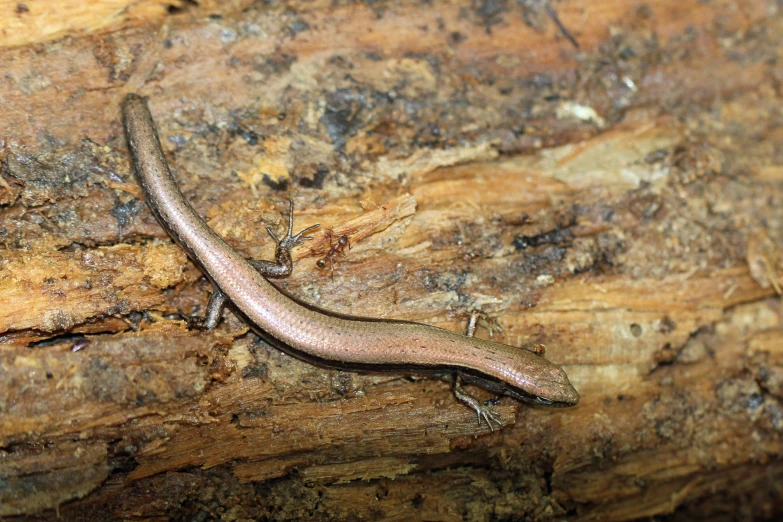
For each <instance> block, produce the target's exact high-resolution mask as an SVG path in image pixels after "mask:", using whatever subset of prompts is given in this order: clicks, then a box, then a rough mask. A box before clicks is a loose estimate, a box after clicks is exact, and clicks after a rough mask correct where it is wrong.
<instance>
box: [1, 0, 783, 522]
mask: <svg viewBox="0 0 783 522" xmlns="http://www.w3.org/2000/svg"><path fill="white" fill-rule="evenodd" d="M52 4H53V5H54V4H62V5H61V9H60V11H59V13H60V16H52V14H51V12H48V13H43V12H38V10H42V9H43V8H42V7H40V6H38V4H33V3H29V4H27V5H24V6H23V7H24V8H22V7H20V6H21V5H23V4H18V3H16V2H14V3H10V2H0V8H1V9H0V10H2V13H3V16H0V25H2V27H3V31H2V36H3V38H4V39H3V40H2V45H4V47H3V48H1V49H0V69H2V70H3V71H4V74H3V77H2V79H1V80H0V101H1V102H2V107H3V111H2V114H1V115H0V162H2V163H1V164H0V168H1V169H2V170H1V172H0V205H2V207H0V237H1V238H2V244H3V247H4V248H3V249H2V250H0V332H2V335H3V337H2V344H0V516H3V517H10V519H13V516H14V515H23V516H24V517H25V520H37V519H39V518H40V519H42V520H43V519H47V520H48V519H51V518H52V516H53V515H54V514H55V513H56V512H57V513H59V515H60V517H61V518H62V519H65V520H75V519H79V520H116V519H128V518H135V519H150V520H165V519H169V518H175V519H199V520H206V519H217V518H220V519H225V520H251V519H274V520H303V519H324V520H327V519H331V520H413V519H418V520H495V519H497V520H526V519H530V520H553V519H563V518H568V519H575V520H631V519H635V518H639V517H647V516H653V515H668V518H667V519H670V520H693V519H710V520H717V519H726V520H735V519H738V518H740V519H745V520H748V519H754V518H755V519H769V518H772V517H774V516H776V515H777V516H779V515H780V514H781V513H783V501H782V500H781V498H780V493H779V487H778V485H777V484H778V483H779V480H780V477H781V475H783V461H781V460H780V458H779V455H780V454H781V453H783V435H782V432H783V420H782V419H783V408H782V406H781V400H783V310H781V304H780V298H779V297H778V295H777V292H779V290H780V286H781V284H783V265H781V259H782V258H783V255H781V249H782V248H783V247H782V245H783V213H781V208H783V190H782V189H783V145H782V144H781V143H782V142H781V139H782V138H783V130H781V129H782V128H783V127H782V124H783V113H781V109H780V107H781V96H782V94H783V93H781V88H780V85H781V81H783V68H781V65H780V63H779V61H780V56H781V55H783V41H782V40H781V38H782V37H781V35H783V18H782V17H781V13H780V6H779V5H778V4H777V3H775V2H773V1H748V2H742V3H733V2H711V3H702V2H696V1H692V2H688V1H686V2H682V1H680V2H668V1H667V2H655V3H648V4H639V3H637V2H629V1H626V0H614V1H611V2H600V3H599V2H593V3H585V2H576V1H571V0H568V1H562V2H556V3H552V8H553V9H554V10H555V11H556V12H557V13H558V15H559V17H560V19H561V20H562V22H563V24H564V25H565V27H567V28H568V30H569V31H570V32H571V33H573V35H574V37H575V38H576V40H577V41H578V43H579V46H580V47H579V49H576V48H575V47H574V46H573V45H572V44H571V43H570V42H569V41H568V40H567V39H566V38H564V37H563V35H562V34H561V33H560V32H559V31H558V30H557V28H556V27H555V25H554V23H553V21H552V20H551V19H550V18H549V17H548V16H547V13H546V10H545V4H543V3H540V2H489V1H487V2H474V3H469V2H461V3H458V2H448V1H439V0H436V1H434V2H430V3H425V4H418V3H407V2H397V3H368V4H339V3H338V4H335V3H331V2H289V3H287V4H279V3H275V2H267V3H263V4H262V3H254V2H250V1H245V2H242V1H237V2H232V3H226V4H224V5H218V3H217V2H203V3H201V5H194V4H193V3H184V2H183V3H182V4H178V5H176V6H175V7H174V8H173V9H171V10H170V12H167V10H166V6H165V5H163V4H160V3H157V2H151V1H148V2H137V3H132V5H131V2H127V3H125V2H121V1H119V0H115V1H105V2H95V3H94V4H96V6H95V9H94V10H93V11H92V12H90V13H89V14H87V15H84V16H82V15H83V14H84V11H83V10H80V9H81V8H80V7H79V4H82V3H76V2H66V1H61V2H56V3H52ZM126 8H127V9H126ZM49 9H51V10H52V11H54V10H56V9H57V7H50V8H49ZM35 24H38V26H35ZM36 27H37V28H36ZM64 36H67V37H64ZM53 38H60V39H59V40H53ZM130 91H136V92H140V93H142V94H144V95H147V96H150V98H151V107H152V110H153V113H154V114H155V117H156V119H157V122H158V125H159V130H160V133H161V136H162V138H163V141H164V146H165V148H166V149H167V153H168V155H169V160H170V162H171V164H172V167H173V168H174V170H175V171H176V174H177V176H178V178H179V180H180V183H181V185H182V187H183V189H184V190H185V192H186V194H187V195H188V197H189V198H190V199H191V201H192V202H193V204H194V206H195V207H196V208H197V209H198V210H199V211H200V212H201V213H202V214H203V215H205V216H206V217H207V219H208V221H209V223H210V225H211V226H212V227H213V228H214V229H215V230H217V231H218V232H219V233H220V234H221V235H222V236H223V237H225V238H226V239H227V241H228V242H229V243H230V244H232V245H233V246H235V247H236V248H238V249H239V250H240V251H242V252H245V253H246V254H247V255H249V256H253V257H262V258H263V257H265V258H270V257H271V253H272V244H271V241H270V240H269V238H268V237H267V236H266V231H265V229H266V226H267V225H272V226H275V227H281V226H282V225H283V224H284V222H283V221H282V220H281V218H280V214H281V212H282V211H283V210H284V209H285V201H286V200H287V198H289V197H292V198H293V199H294V201H295V202H296V205H297V208H298V213H297V216H298V217H297V219H298V223H297V224H298V226H300V227H304V226H307V225H309V224H312V223H315V222H320V223H322V225H323V227H324V228H325V229H329V230H331V231H332V232H333V233H334V234H336V235H339V234H343V233H347V234H349V235H351V237H352V248H351V250H350V251H349V252H348V254H347V256H345V257H344V258H340V259H338V262H337V264H336V265H335V270H334V278H333V279H332V277H331V275H330V273H329V271H328V270H327V271H318V270H316V269H315V266H314V265H315V261H316V260H317V259H318V258H319V257H320V256H322V255H323V253H324V251H325V250H326V249H327V248H328V241H329V240H328V238H327V237H326V235H324V234H320V235H319V236H318V237H317V239H316V241H313V242H311V244H308V245H307V246H306V247H303V248H300V249H299V250H298V251H297V255H296V258H297V265H296V269H295V273H294V275H293V276H292V277H291V278H290V279H288V280H285V281H280V282H279V284H280V286H281V287H283V288H285V289H286V291H288V292H290V293H292V294H294V295H297V296H300V297H301V298H302V299H305V300H307V301H310V302H312V303H315V304H317V305H319V306H322V307H325V308H328V309H333V310H336V311H339V312H343V313H359V314H362V315H369V316H377V317H394V318H400V319H408V320H415V321H420V322H427V323H431V324H437V325H439V326H443V327H446V328H451V329H455V330H459V329H462V328H463V327H464V321H465V318H466V315H467V313H468V312H469V311H471V310H473V309H481V310H484V311H485V312H487V313H489V314H491V315H492V316H493V317H495V318H496V319H497V322H498V323H499V325H500V326H501V327H502V329H503V331H502V332H497V333H496V334H495V335H496V336H497V337H498V338H499V339H500V340H502V341H504V342H507V343H511V344H516V345H524V344H526V343H543V344H545V345H546V346H547V354H546V356H547V357H548V358H550V359H551V360H553V361H556V362H558V363H560V364H563V365H564V366H565V368H566V369H567V371H568V374H569V375H570V377H571V380H572V382H574V384H575V385H576V387H577V388H578V389H579V391H580V392H581V394H582V401H581V403H580V404H579V405H578V406H577V407H575V408H572V409H567V410H547V409H534V408H528V407H526V406H521V405H518V404H516V403H514V402H513V401H510V400H503V401H502V403H501V405H500V406H499V407H498V411H499V412H500V413H501V416H502V418H503V420H504V422H505V423H506V424H507V426H506V427H505V428H504V429H503V430H501V431H499V432H495V433H491V434H490V433H488V432H487V430H486V429H485V428H477V427H476V425H475V419H474V417H473V416H472V414H471V413H470V412H469V411H468V410H466V409H465V408H463V407H462V406H460V405H458V404H457V403H456V402H455V401H454V400H453V398H452V397H451V396H450V392H449V386H448V384H447V383H445V382H441V381H438V380H409V379H406V378H404V376H400V375H396V374H380V375H371V374H368V375H363V374H355V373H347V372H339V371H335V370H325V369H322V368H316V367H312V366H309V365H307V364H304V363H302V362H299V361H297V360H295V359H292V358H291V357H289V356H287V355H283V354H280V353H279V352H277V351H275V350H272V349H270V348H269V347H268V346H267V345H265V344H263V343H262V342H261V341H260V340H259V339H258V338H257V337H255V336H254V335H253V334H252V333H249V332H248V330H247V328H246V327H245V326H244V325H243V324H242V323H241V322H240V321H239V320H238V319H236V318H235V317H234V316H233V314H231V313H226V315H225V319H226V320H225V322H224V324H222V325H221V327H220V328H219V329H218V330H216V331H214V332H194V331H188V330H187V329H186V328H185V326H184V322H183V321H182V316H183V314H191V313H194V312H198V311H200V310H201V309H202V308H203V306H204V304H205V302H206V298H207V294H208V291H209V287H208V284H207V283H206V282H205V281H204V279H203V278H202V277H201V274H200V272H199V271H198V270H197V269H196V268H195V267H194V266H193V265H192V264H190V263H189V262H188V260H187V258H186V256H185V255H184V254H183V253H182V252H181V250H180V249H178V248H177V247H176V246H175V245H173V244H172V243H171V242H170V240H169V239H168V237H167V236H166V235H165V233H164V232H163V230H162V229H161V228H160V227H159V226H158V225H157V223H156V222H155V220H154V219H153V217H152V216H151V214H150V213H149V211H148V210H147V208H146V206H145V204H144V203H143V201H142V200H141V199H140V194H139V190H138V187H137V186H136V184H135V181H134V179H133V177H132V175H131V173H130V170H129V163H128V158H127V150H126V147H125V143H124V139H123V136H122V132H121V127H120V124H119V121H118V103H119V100H121V99H122V97H123V96H124V94H125V93H127V92H130Z"/></svg>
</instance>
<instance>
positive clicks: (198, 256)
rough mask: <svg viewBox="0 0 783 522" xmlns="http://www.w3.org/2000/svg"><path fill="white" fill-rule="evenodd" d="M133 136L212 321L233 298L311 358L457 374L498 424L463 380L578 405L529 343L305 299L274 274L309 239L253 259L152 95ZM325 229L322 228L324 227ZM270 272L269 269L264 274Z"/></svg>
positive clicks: (292, 240) (149, 194)
mask: <svg viewBox="0 0 783 522" xmlns="http://www.w3.org/2000/svg"><path fill="white" fill-rule="evenodd" d="M122 113H123V120H124V125H125V136H126V139H127V142H128V147H129V149H130V153H131V158H132V162H133V167H134V170H135V172H136V177H137V178H138V181H139V184H140V185H141V188H142V191H143V193H144V197H145V199H146V201H147V204H148V205H149V207H150V209H151V210H152V213H153V214H154V215H155V216H156V217H157V219H158V221H159V222H160V224H161V225H162V226H163V228H164V229H166V231H167V232H168V233H169V235H170V236H171V237H172V238H174V240H176V242H177V243H179V245H180V246H181V247H182V248H183V249H184V250H185V251H186V252H187V253H188V255H189V256H190V257H191V258H192V259H193V261H195V263H196V264H197V265H199V266H200V267H201V269H202V270H203V271H204V273H205V274H206V275H207V277H208V278H209V279H210V280H211V281H212V284H213V286H214V289H215V291H214V293H213V295H212V297H211V299H210V303H209V305H208V307H207V317H206V318H205V320H204V325H205V327H207V328H212V327H214V326H215V325H217V322H218V320H219V318H220V312H221V310H222V308H223V305H224V304H226V302H227V301H230V302H231V303H233V305H234V306H235V307H236V309H238V310H239V311H240V312H241V314H242V315H243V316H244V317H245V318H246V320H248V321H249V322H250V323H251V324H252V325H253V326H254V327H255V329H257V330H258V331H259V333H261V334H262V335H263V336H264V337H265V338H267V339H270V338H271V339H270V340H272V341H273V342H274V341H276V343H275V344H277V345H281V346H282V347H284V349H285V348H287V350H288V351H289V352H291V353H292V354H294V355H298V356H300V357H302V358H304V359H306V360H308V361H311V362H316V363H321V364H324V365H327V366H331V367H338V368H342V369H348V370H370V371H389V370H393V371H396V370H402V371H413V372H425V373H436V374H454V375H455V379H454V392H455V395H456V396H457V398H458V399H459V400H460V401H461V402H463V403H464V404H466V405H467V406H469V407H470V408H472V409H473V410H474V411H475V412H476V414H477V416H478V418H479V422H481V420H484V421H486V423H487V424H488V425H489V427H490V429H491V428H492V424H491V422H490V421H495V422H499V421H498V420H497V417H495V415H494V413H493V412H492V410H491V409H490V408H489V406H487V405H485V404H482V403H480V402H479V401H478V400H477V399H475V398H473V397H472V396H470V395H468V394H467V393H466V392H465V391H464V390H463V389H462V387H461V383H462V382H467V383H473V384H477V385H479V386H482V387H484V388H486V389H488V390H490V391H493V392H495V393H500V394H505V395H508V396H510V397H512V398H515V399H517V400H520V401H524V402H528V403H532V404H538V405H546V406H572V405H574V404H576V403H577V402H578V401H579V394H578V393H577V391H576V390H575V389H574V387H573V386H572V385H571V383H570V382H569V380H568V376H567V375H566V374H565V372H564V371H563V369H562V368H560V367H559V366H558V365H556V364H554V363H552V362H550V361H548V360H547V359H545V358H544V357H542V356H540V355H537V354H535V353H532V352H529V351H527V350H524V349H522V348H516V347H512V346H507V345H504V344H500V343H496V342H492V341H486V340H483V339H478V338H476V337H473V336H472V333H473V331H472V330H473V329H472V328H471V329H470V331H469V335H461V334H458V333H455V332H451V331H448V330H444V329H442V328H438V327H434V326H428V325H423V324H418V323H412V322H404V321H389V320H375V319H367V318H362V317H352V316H345V315H339V314H333V313H330V312H326V311H324V310H320V309H317V308H314V307H312V306H309V305H306V304H303V303H300V302H298V301H296V300H294V299H292V298H290V297H288V296H287V295H285V294H283V293H281V292H280V291H279V290H277V288H275V286H273V285H272V284H271V283H270V282H268V281H267V280H266V278H265V277H264V275H266V276H268V277H275V276H284V275H287V274H290V273H291V270H292V261H291V256H290V249H291V248H293V247H295V246H297V245H299V244H301V243H302V242H303V241H304V240H306V239H308V238H307V237H306V236H304V234H305V233H306V232H308V231H309V230H312V229H313V228H315V227H310V228H308V229H306V230H303V231H302V232H300V233H299V234H296V235H292V220H293V209H292V210H291V215H290V216H289V226H288V234H287V235H286V236H285V237H283V238H282V239H279V240H278V238H277V237H276V236H275V235H274V234H273V233H272V231H271V229H269V232H270V235H272V237H273V238H274V239H275V241H276V242H277V254H276V262H275V263H273V262H268V261H250V260H247V259H245V258H244V257H243V256H242V255H241V254H239V253H238V252H236V251H235V250H234V249H233V248H231V247H230V246H228V245H227V244H226V243H225V242H224V241H223V240H222V239H221V238H220V237H219V236H218V235H217V234H216V233H215V232H214V231H213V230H212V229H211V228H209V226H208V225H207V224H206V223H205V222H204V220H203V219H201V217H200V216H199V215H198V214H197V213H196V211H195V210H194V209H193V207H192V206H191V205H190V204H189V203H188V201H187V200H186V199H185V197H184V196H183V194H182V192H180V190H179V188H178V187H177V183H176V181H175V180H174V177H173V176H172V175H171V173H170V172H169V168H168V165H167V163H166V159H165V157H164V155H163V150H162V148H161V145H160V139H159V138H158V134H157V130H156V128H155V123H154V121H153V119H152V115H151V114H150V111H149V109H148V107H147V100H146V98H143V97H141V96H138V95H136V94H128V95H127V96H126V97H125V100H124V101H123V102H122ZM316 226H317V225H316ZM262 274H263V275H262Z"/></svg>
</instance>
